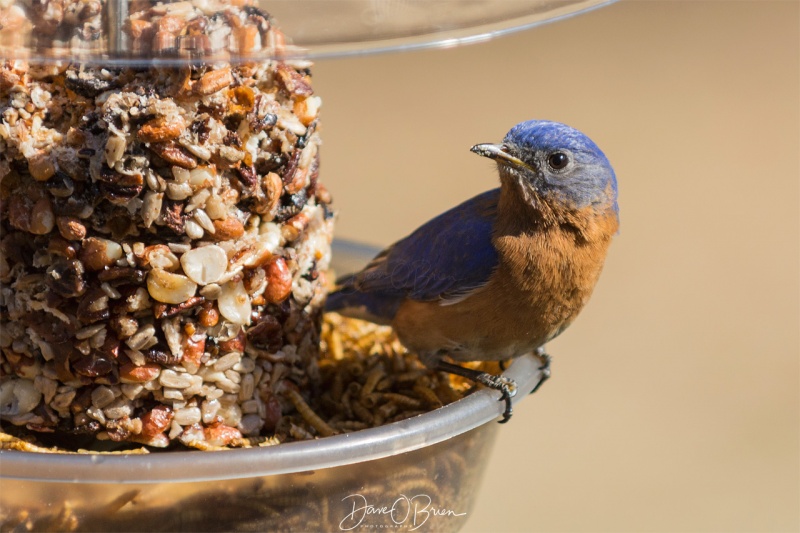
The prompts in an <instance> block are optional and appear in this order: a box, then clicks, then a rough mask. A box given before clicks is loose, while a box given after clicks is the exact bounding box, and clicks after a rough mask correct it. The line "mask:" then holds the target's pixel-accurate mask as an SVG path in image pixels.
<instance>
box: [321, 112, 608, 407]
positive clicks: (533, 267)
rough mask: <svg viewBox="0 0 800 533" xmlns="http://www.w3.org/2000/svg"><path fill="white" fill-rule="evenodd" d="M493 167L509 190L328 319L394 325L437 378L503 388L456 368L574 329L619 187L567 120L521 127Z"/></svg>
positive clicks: (348, 286) (486, 200) (457, 212)
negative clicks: (451, 377)
mask: <svg viewBox="0 0 800 533" xmlns="http://www.w3.org/2000/svg"><path fill="white" fill-rule="evenodd" d="M472 151H473V152H475V153H476V154H478V155H481V156H484V157H488V158H490V159H493V160H495V162H496V163H497V168H498V171H499V174H500V188H499V189H493V190H490V191H488V192H485V193H483V194H480V195H478V196H476V197H474V198H472V199H470V200H467V201H466V202H464V203H462V204H461V205H458V206H456V207H454V208H453V209H451V210H449V211H447V212H445V213H443V214H441V215H439V216H438V217H436V218H434V219H433V220H431V221H429V222H427V223H426V224H424V225H423V226H421V227H420V228H419V229H417V230H416V231H414V232H413V233H412V234H411V235H409V236H408V237H406V238H404V239H402V240H400V241H398V242H396V243H395V244H393V245H392V246H390V247H389V248H387V249H386V250H384V251H383V252H381V253H380V254H379V255H378V256H377V257H375V258H374V259H373V260H372V262H370V263H369V264H368V265H367V266H366V267H365V268H364V269H363V270H362V271H360V272H358V273H355V274H351V275H349V276H345V277H344V278H341V279H340V280H338V285H339V287H338V289H337V290H336V291H335V292H333V293H331V295H330V296H329V298H328V301H327V309H328V310H329V311H338V312H340V313H342V314H344V315H347V316H352V317H357V318H363V319H366V320H370V321H373V322H377V323H381V324H391V325H392V327H393V328H394V330H395V332H396V333H397V336H398V338H399V339H400V341H401V342H402V343H403V344H404V345H405V346H406V347H407V348H408V349H410V350H412V351H414V352H416V353H418V354H419V355H420V358H421V359H422V361H423V362H424V363H425V364H426V365H427V366H430V367H432V368H436V369H439V370H443V371H447V372H450V373H456V374H460V375H463V376H465V377H468V378H470V379H473V380H475V381H478V382H480V383H483V384H485V385H487V386H489V387H492V388H495V389H498V390H501V391H502V392H503V399H504V400H505V401H506V411H505V413H504V415H505V416H504V419H503V420H502V421H503V422H505V421H506V420H508V418H509V417H510V415H511V402H510V396H511V394H510V390H509V386H510V385H513V383H509V381H510V380H506V379H505V378H501V377H498V376H492V375H491V374H487V373H483V372H479V371H475V370H470V369H466V368H463V367H461V366H458V365H455V364H452V363H447V362H445V361H443V360H442V357H443V356H445V355H449V356H450V357H451V358H452V359H454V360H457V361H476V360H481V361H486V360H505V359H510V358H514V357H518V356H520V355H523V354H526V353H529V352H532V351H534V350H537V351H540V353H544V352H543V351H541V347H542V346H543V345H544V343H546V342H547V341H549V340H550V339H552V338H554V337H555V336H557V335H558V334H559V333H561V332H562V331H564V329H565V328H566V327H567V326H569V324H570V323H571V322H572V321H573V320H574V319H575V317H576V316H577V314H578V312H579V311H580V310H581V309H582V308H583V306H584V305H585V304H586V302H587V301H588V299H589V296H590V295H591V292H592V290H593V289H594V286H595V283H596V282H597V279H598V277H599V275H600V270H601V269H602V266H603V261H604V259H605V255H606V250H607V249H608V246H609V244H610V242H611V237H612V236H613V235H614V234H615V233H616V232H617V227H618V225H619V216H618V207H617V180H616V176H615V175H614V170H613V169H612V168H611V165H610V164H609V162H608V159H606V156H605V155H604V154H603V152H601V151H600V149H599V148H598V147H597V146H596V145H595V144H594V142H592V141H591V139H589V138H588V137H587V136H586V135H584V134H583V133H581V132H579V131H577V130H575V129H573V128H570V127H569V126H566V125H564V124H559V123H557V122H549V121H542V120H531V121H528V122H523V123H521V124H518V125H516V126H514V127H513V128H512V129H511V131H509V132H508V134H507V135H506V137H505V139H503V143H502V144H478V145H476V146H473V147H472Z"/></svg>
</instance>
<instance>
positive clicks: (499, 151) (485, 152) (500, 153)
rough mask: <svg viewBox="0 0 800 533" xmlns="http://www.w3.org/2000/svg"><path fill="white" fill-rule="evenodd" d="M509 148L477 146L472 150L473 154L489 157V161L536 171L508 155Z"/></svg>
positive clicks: (487, 145)
mask: <svg viewBox="0 0 800 533" xmlns="http://www.w3.org/2000/svg"><path fill="white" fill-rule="evenodd" d="M507 150H508V148H507V147H506V146H505V145H503V144H491V143H485V144H476V145H475V146H473V147H472V148H470V151H471V152H475V153H476V154H478V155H480V156H483V157H488V158H489V159H494V160H495V161H497V162H498V163H505V164H507V165H511V166H515V167H518V168H525V169H528V170H534V169H532V168H531V167H530V165H528V164H527V163H525V162H524V161H523V160H522V159H520V158H518V157H514V156H513V155H511V154H510V153H508V151H507Z"/></svg>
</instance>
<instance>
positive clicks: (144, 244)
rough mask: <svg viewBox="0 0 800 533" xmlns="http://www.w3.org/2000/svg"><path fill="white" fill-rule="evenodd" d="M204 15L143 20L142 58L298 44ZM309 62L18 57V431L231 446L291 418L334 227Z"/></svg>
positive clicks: (13, 125)
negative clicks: (321, 173)
mask: <svg viewBox="0 0 800 533" xmlns="http://www.w3.org/2000/svg"><path fill="white" fill-rule="evenodd" d="M67 3H68V4H69V5H72V4H71V3H69V2H67ZM132 5H133V6H134V7H135V4H132ZM197 5H201V4H200V3H198V4H197ZM201 7H202V9H201ZM201 7H196V6H195V5H194V4H192V3H189V2H181V3H176V4H168V5H161V6H156V7H152V8H148V9H146V10H142V11H140V12H134V13H133V14H132V15H131V21H130V25H129V27H128V28H127V29H128V31H129V33H130V37H131V39H132V44H133V46H134V47H135V49H137V50H155V51H156V52H159V51H161V52H163V51H164V50H167V49H168V50H173V51H174V50H177V49H178V48H181V47H183V48H185V47H188V46H196V45H197V46H199V44H198V43H200V44H203V43H205V44H204V46H205V45H208V47H211V48H213V47H214V46H217V45H218V43H219V42H221V41H225V40H226V39H227V41H225V42H235V43H238V46H239V47H240V49H245V48H252V47H254V46H261V45H262V44H263V43H273V44H274V43H276V42H277V43H280V42H282V41H283V39H282V37H281V35H280V32H279V31H278V30H277V29H275V28H274V27H272V26H271V24H270V20H269V16H268V15H266V14H265V13H262V12H260V11H258V10H257V9H254V8H251V7H246V8H238V7H234V6H228V7H227V8H225V9H224V10H223V11H217V12H214V13H212V14H209V13H208V12H207V11H203V9H206V10H208V9H210V8H209V5H207V4H206V3H203V4H202V5H201ZM73 18H74V17H73ZM220 21H227V22H226V23H225V24H222V23H221V22H220ZM237 21H238V23H237ZM34 22H37V21H34ZM56 22H57V23H64V24H66V23H67V22H68V19H66V18H65V19H64V20H59V21H56ZM56 22H53V23H54V24H55V23H56ZM38 23H39V24H43V23H42V21H38ZM82 28H83V29H84V30H86V31H88V29H87V28H89V29H91V24H90V22H85V23H84V24H83V26H82ZM231 28H233V30H232V29H231ZM61 33H63V32H53V34H54V35H60V34H61ZM81 35H82V34H78V33H76V36H77V37H76V38H80V36H81ZM165 47H167V48H165ZM308 66H309V65H308V63H307V62H300V61H261V62H250V63H241V64H235V63H234V64H219V63H215V64H214V66H213V67H212V66H210V65H203V64H200V63H195V65H194V66H191V67H182V68H169V67H163V68H161V67H159V68H149V69H148V68H101V67H97V66H88V65H81V64H77V63H72V64H69V63H61V64H51V65H44V66H42V65H38V66H37V65H32V64H28V63H26V62H24V61H12V60H6V61H4V62H3V63H2V64H0V180H1V181H0V201H1V202H2V207H1V208H0V225H1V230H2V234H1V235H0V252H1V253H0V284H1V285H0V320H1V321H2V323H1V324H0V420H2V422H3V423H4V424H12V425H15V426H25V427H26V428H27V429H28V430H31V431H34V432H39V433H40V434H55V435H56V436H58V437H63V438H64V439H65V440H64V442H65V443H66V442H68V441H69V438H70V437H69V436H71V435H83V436H84V437H83V440H82V441H81V442H82V443H84V444H85V442H86V438H89V437H91V438H94V439H99V440H112V441H117V442H133V443H140V444H147V445H150V446H156V447H165V446H168V445H169V444H170V443H171V442H173V441H180V442H182V443H184V444H192V443H205V444H207V445H211V446H220V445H225V444H228V443H230V442H231V441H232V440H235V439H240V438H242V437H251V436H258V435H267V434H269V433H270V432H271V431H272V430H273V429H274V425H275V424H276V423H277V418H278V416H277V415H280V412H277V413H276V411H288V410H291V409H293V407H292V405H291V404H290V403H289V402H288V400H285V399H284V398H283V397H282V393H283V391H284V388H285V387H286V386H287V385H289V386H291V387H300V388H301V389H303V388H306V387H309V386H310V385H311V384H312V383H313V382H314V380H316V379H317V377H318V371H317V367H316V364H317V361H316V356H317V353H318V349H319V348H318V346H319V325H320V319H321V305H322V301H323V299H324V275H323V273H324V272H325V270H326V269H327V267H328V261H329V258H330V240H331V232H332V217H331V213H330V211H329V210H328V204H329V202H330V198H329V195H328V194H327V192H326V191H325V189H324V187H323V186H322V185H321V184H320V183H318V181H317V177H318V167H319V155H318V147H319V135H318V133H317V124H318V121H317V115H318V110H319V106H320V100H319V98H318V97H317V96H315V95H314V94H313V90H312V88H311V84H310V74H309V71H308ZM86 436H89V437H86Z"/></svg>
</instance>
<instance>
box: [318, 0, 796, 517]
mask: <svg viewBox="0 0 800 533" xmlns="http://www.w3.org/2000/svg"><path fill="white" fill-rule="evenodd" d="M799 26H800V4H799V3H798V2H791V1H790V2H677V1H673V2H634V1H628V2H621V3H618V4H615V5H612V6H610V7H607V8H603V9H601V10H598V11H595V12H592V13H590V14H587V15H583V16H580V17H576V18H573V19H569V20H566V21H561V22H558V23H555V24H552V25H549V26H545V27H541V28H537V29H534V30H531V31H528V32H523V33H519V34H515V35H512V36H507V37H503V38H500V39H496V40H494V41H491V42H488V43H483V44H478V45H473V46H467V47H462V48H457V49H450V50H429V51H422V52H413V53H407V54H390V55H382V56H375V57H365V58H353V59H344V60H328V61H322V62H319V63H318V65H317V67H316V70H315V83H316V88H317V90H318V92H319V94H321V95H322V96H323V100H324V106H323V113H324V114H323V119H324V122H325V126H324V140H325V145H324V149H323V150H324V151H323V167H322V169H323V178H324V180H325V182H326V183H327V184H328V186H329V188H330V189H331V191H332V192H333V193H334V200H335V202H336V206H337V208H338V210H339V211H340V219H339V223H338V235H339V236H340V237H346V238H351V239H358V240H361V241H366V242H369V243H374V244H388V243H390V242H392V241H394V240H396V239H398V238H400V237H402V236H404V235H405V234H407V233H408V232H410V231H411V230H413V229H414V228H415V227H416V226H418V225H419V224H420V223H422V222H424V221H425V220H427V219H429V218H430V217H432V216H434V215H435V214H437V213H439V212H441V211H443V210H445V209H446V208H448V207H450V206H452V205H454V204H456V203H457V202H460V201H462V200H464V199H466V198H469V197H471V196H472V195H474V194H477V193H478V192H481V191H483V190H485V189H488V188H491V187H494V186H496V177H495V175H494V173H493V170H492V164H491V163H490V162H488V161H485V160H482V159H480V158H478V157H477V156H475V155H474V154H471V153H470V152H469V151H468V148H469V147H470V146H471V145H472V144H474V143H478V142H492V141H499V140H500V139H501V138H502V137H503V135H504V134H505V132H506V131H507V130H508V129H509V128H510V127H511V126H513V125H514V124H515V123H517V122H520V121H522V120H525V119H530V118H548V119H553V120H559V121H561V122H566V123H568V124H571V125H573V126H575V127H578V128H579V129H581V130H583V131H585V132H586V133H588V134H589V135H590V136H591V137H592V138H593V139H594V140H595V141H596V142H597V143H598V144H599V145H600V147H601V148H602V149H603V150H604V151H605V152H606V154H607V155H608V157H609V159H610V160H611V161H612V163H613V164H614V166H615V168H616V171H617V176H618V178H619V183H620V206H621V218H622V230H621V233H620V235H619V236H618V237H617V238H616V241H615V242H614V244H613V245H612V248H611V252H610V256H609V258H608V261H607V262H606V269H605V272H604V274H603V277H602V278H601V280H600V284H599V286H598V288H597V290H596V291H595V294H594V297H593V300H592V302H591V303H590V305H589V307H588V308H587V309H586V310H585V311H584V313H583V314H582V316H581V317H580V318H579V319H578V320H577V322H576V323H575V324H574V325H573V326H572V327H571V328H570V329H569V330H568V331H567V332H566V333H565V334H564V335H563V336H562V337H561V338H559V339H557V340H556V341H554V342H553V343H552V344H551V345H550V347H549V348H550V351H551V353H552V354H554V356H555V361H554V364H553V371H554V376H553V379H552V380H551V381H550V382H549V383H548V384H547V385H546V386H545V387H543V389H542V390H541V392H540V393H538V394H537V395H536V396H533V397H530V398H527V399H526V400H525V401H524V403H522V404H521V405H520V406H519V408H518V410H517V414H516V415H515V417H514V418H513V420H512V421H511V423H510V424H508V425H507V426H505V427H502V428H501V431H500V435H499V438H498V441H497V444H496V447H495V449H494V453H493V457H492V460H491V463H490V465H489V470H488V471H487V474H486V476H485V480H484V483H483V486H482V489H481V492H480V496H479V501H478V502H477V503H476V505H475V507H474V508H473V509H469V510H468V513H469V514H470V516H471V519H470V522H469V523H468V524H467V526H466V528H465V531H466V532H479V531H481V532H482V531H487V532H488V531H797V530H798V529H800V518H799V515H800V509H799V506H800V504H799V503H798V502H800V494H799V491H798V488H799V486H800V484H799V482H798V476H799V475H800V462H799V461H798V457H799V456H798V454H799V450H800V443H799V442H798V424H799V420H800V419H799V416H798V406H799V402H798V376H800V370H799V368H798V345H799V343H800V341H799V340H798V336H799V335H798V330H799V327H800V326H799V324H800V311H799V309H798V301H799V297H798V295H799V294H800V292H799V290H798V272H800V266H799V265H798V263H799V256H800V253H799V250H798V248H799V247H800V237H799V235H798V220H800V219H799V218H798V183H800V179H799V178H800V155H799V154H798V152H799V147H800V104H799V103H798V102H799V100H798V95H800V86H799V85H798V81H799V80H800V59H799V53H798V50H800V32H799V31H798V27H799Z"/></svg>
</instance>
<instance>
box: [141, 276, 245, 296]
mask: <svg viewBox="0 0 800 533" xmlns="http://www.w3.org/2000/svg"><path fill="white" fill-rule="evenodd" d="M242 290H244V289H242ZM196 291H197V283H195V282H194V281H192V280H190V279H189V278H187V277H186V276H182V275H181V274H173V273H171V272H167V271H166V270H163V269H161V268H154V269H153V270H151V271H150V273H149V274H148V275H147V292H149V293H150V296H152V297H153V299H155V300H157V301H159V302H163V303H166V304H179V303H182V302H185V301H186V300H188V299H189V298H191V297H192V296H194V293H195V292H196Z"/></svg>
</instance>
